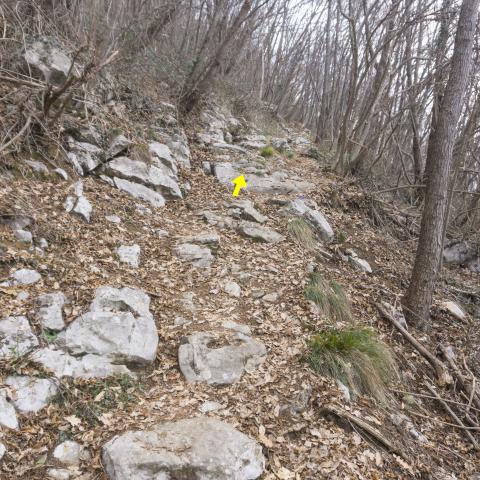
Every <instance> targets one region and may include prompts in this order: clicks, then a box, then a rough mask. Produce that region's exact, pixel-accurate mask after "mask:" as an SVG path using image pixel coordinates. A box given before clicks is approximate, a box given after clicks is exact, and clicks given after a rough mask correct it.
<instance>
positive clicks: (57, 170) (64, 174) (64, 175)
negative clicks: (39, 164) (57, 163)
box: [53, 168, 68, 180]
mask: <svg viewBox="0 0 480 480" xmlns="http://www.w3.org/2000/svg"><path fill="white" fill-rule="evenodd" d="M53 171H54V172H55V173H56V174H57V175H58V176H59V177H62V178H63V179H64V180H68V173H67V172H66V171H65V170H64V169H63V168H55V169H54V170H53Z"/></svg>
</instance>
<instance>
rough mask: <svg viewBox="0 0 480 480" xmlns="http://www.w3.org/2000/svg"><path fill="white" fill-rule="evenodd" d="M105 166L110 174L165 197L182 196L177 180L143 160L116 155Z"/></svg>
mask: <svg viewBox="0 0 480 480" xmlns="http://www.w3.org/2000/svg"><path fill="white" fill-rule="evenodd" d="M105 168H106V171H107V172H108V173H109V174H110V175H112V176H115V177H119V178H123V179H125V180H129V181H130V182H134V183H140V184H142V185H144V186H145V187H148V188H150V189H152V190H155V191H156V192H158V193H160V194H161V195H163V196H165V197H167V198H171V199H175V198H182V192H181V191H180V187H179V186H178V184H177V182H176V181H175V180H174V179H173V178H171V177H170V176H168V175H167V174H166V173H165V172H164V171H163V170H162V169H161V168H159V167H156V166H153V165H150V166H149V165H147V164H146V163H144V162H141V161H137V160H130V159H129V158H127V157H116V158H114V159H113V160H112V161H111V162H108V164H107V165H106V167H105Z"/></svg>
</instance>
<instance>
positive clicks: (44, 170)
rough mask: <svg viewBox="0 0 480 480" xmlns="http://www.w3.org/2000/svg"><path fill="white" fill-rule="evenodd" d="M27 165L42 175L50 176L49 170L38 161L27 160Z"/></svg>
mask: <svg viewBox="0 0 480 480" xmlns="http://www.w3.org/2000/svg"><path fill="white" fill-rule="evenodd" d="M25 163H26V164H27V165H28V166H29V167H30V168H31V169H32V170H33V171H34V172H35V173H40V174H42V175H48V168H47V166H46V165H45V164H44V163H42V162H38V161H37V160H25Z"/></svg>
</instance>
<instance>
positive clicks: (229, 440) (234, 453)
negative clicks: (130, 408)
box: [103, 417, 265, 480]
mask: <svg viewBox="0 0 480 480" xmlns="http://www.w3.org/2000/svg"><path fill="white" fill-rule="evenodd" d="M103 463H104V465H105V469H106V471H107V474H108V475H109V478H110V480H132V479H138V480H140V479H142V480H173V479H178V480H180V479H185V480H187V479H192V480H193V479H195V480H254V479H256V478H258V477H260V475H261V474H262V473H263V470H264V468H265V459H264V457H263V454H262V447H261V446H260V445H259V444H258V443H257V442H255V441H254V440H252V439H251V438H249V437H247V436H246V435H244V434H243V433H241V432H239V431H238V430H236V429H235V428H233V427H232V426H230V425H228V424H227V423H224V422H221V421H219V420H215V419H212V418H205V417H199V418H192V419H185V420H179V421H177V422H168V423H163V424H161V425H159V426H158V427H156V428H155V429H154V430H150V431H138V432H127V433H124V434H123V435H119V436H117V437H114V438H113V439H112V440H110V441H109V442H108V443H107V444H106V445H105V446H104V448H103Z"/></svg>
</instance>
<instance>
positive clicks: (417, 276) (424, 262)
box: [402, 0, 480, 327]
mask: <svg viewBox="0 0 480 480" xmlns="http://www.w3.org/2000/svg"><path fill="white" fill-rule="evenodd" d="M479 3H480V0H464V1H463V3H462V8H461V10H460V17H459V20H458V26H457V33H456V36H455V47H454V51H453V57H452V62H451V69H450V76H449V79H448V83H447V85H446V87H445V91H444V95H443V98H442V101H441V103H440V105H439V109H438V115H437V117H436V121H435V126H434V129H432V131H431V132H430V138H429V142H428V152H427V161H426V169H425V173H426V180H427V188H426V193H425V207H424V210H423V215H422V222H421V227H420V238H419V241H418V248H417V253H416V258H415V263H414V266H413V271H412V277H411V281H410V285H409V287H408V290H407V292H406V294H405V296H404V298H403V300H402V303H403V306H404V312H405V316H406V317H407V319H408V320H409V321H411V322H412V323H415V324H417V325H418V326H423V327H424V326H427V325H428V324H427V321H428V317H429V311H430V307H431V305H432V299H433V291H434V286H435V280H436V278H437V273H438V267H439V260H440V256H441V255H442V233H443V224H444V221H445V215H446V207H447V201H448V198H447V193H448V183H449V176H450V168H451V163H452V156H453V148H454V145H455V136H456V132H457V124H458V120H459V117H460V113H461V110H462V104H463V100H464V96H465V91H466V88H467V82H468V77H469V74H470V67H471V64H472V47H473V39H474V34H475V28H476V24H477V17H478V6H479Z"/></svg>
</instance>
